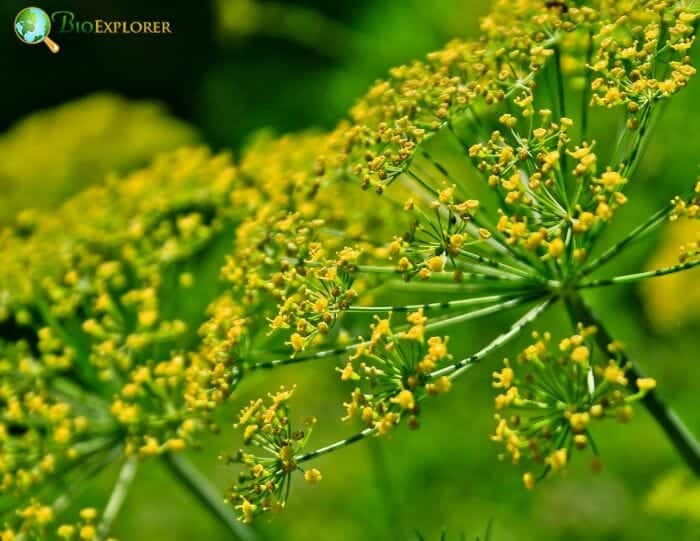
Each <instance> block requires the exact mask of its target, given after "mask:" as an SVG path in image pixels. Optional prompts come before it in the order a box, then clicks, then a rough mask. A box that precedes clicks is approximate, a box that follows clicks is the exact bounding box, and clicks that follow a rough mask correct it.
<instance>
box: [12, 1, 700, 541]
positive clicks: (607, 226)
mask: <svg viewBox="0 0 700 541" xmlns="http://www.w3.org/2000/svg"><path fill="white" fill-rule="evenodd" d="M698 10H699V8H698V5H697V4H695V3H693V2H688V1H685V0H653V1H652V0H625V1H613V0H587V1H579V2H541V1H535V0H500V1H497V2H496V3H495V5H494V8H493V11H492V13H491V14H490V15H489V16H487V17H486V18H485V19H484V20H483V22H482V25H481V37H480V38H479V39H477V40H474V41H461V40H456V41H453V42H450V43H449V44H447V45H446V46H445V47H444V48H443V49H442V50H440V51H435V52H432V53H430V54H428V55H427V56H426V58H425V59H424V60H421V61H415V62H413V63H411V64H409V65H406V66H400V67H397V68H394V69H392V70H391V71H390V72H389V75H388V77H387V78H386V79H384V80H381V81H377V82H376V84H375V85H374V86H373V87H372V88H371V89H370V90H369V91H368V93H367V94H366V95H365V96H364V97H362V98H361V99H360V100H359V101H358V102H357V103H356V105H355V106H354V107H353V108H352V110H351V111H350V113H349V115H348V118H347V119H345V120H343V121H342V122H340V123H339V125H338V126H337V128H336V129H335V130H333V131H332V132H331V133H327V134H324V133H305V134H298V135H288V136H284V137H281V138H279V139H273V138H270V137H265V136H263V137H260V138H258V139H257V140H256V141H255V142H254V143H253V144H252V145H251V146H250V147H249V148H248V149H247V150H246V151H245V153H244V154H243V155H242V156H241V158H240V159H239V160H238V161H237V162H236V163H235V164H233V163H232V162H231V161H230V159H229V158H228V157H227V156H214V157H212V156H211V155H210V154H209V153H208V152H206V151H205V150H202V149H184V150H181V151H178V152H175V153H173V154H170V155H164V156H161V157H160V158H158V159H157V160H156V161H155V162H154V164H153V165H152V166H151V167H149V168H147V169H144V170H142V171H139V172H136V173H133V174H132V175H130V176H129V177H127V178H126V179H123V180H121V181H119V182H116V181H113V182H109V183H108V184H107V185H105V186H103V187H98V188H92V189H90V190H87V191H85V192H83V193H82V194H81V195H79V196H77V197H75V198H73V199H71V200H70V201H68V202H67V203H66V204H65V205H64V206H63V207H62V208H61V209H60V210H59V211H58V212H57V213H54V214H52V215H47V214H40V215H28V216H24V217H23V219H22V220H20V221H19V223H18V224H17V226H16V227H15V228H14V229H12V230H7V231H5V232H2V234H0V249H1V252H0V253H2V254H3V261H6V262H7V264H5V265H3V266H0V277H1V278H2V280H1V281H0V283H2V284H3V287H2V289H0V315H2V319H3V321H4V322H5V323H4V324H3V326H2V334H1V336H2V343H1V344H2V346H1V347H2V349H1V351H2V357H1V361H0V378H2V379H1V380H0V403H1V404H2V406H3V407H4V410H6V411H7V412H8V413H7V414H5V418H3V419H2V421H1V423H0V428H1V430H0V441H2V443H3V445H2V448H1V449H2V453H1V454H0V473H2V475H3V481H2V485H1V488H2V500H0V501H1V502H3V503H4V501H5V500H6V499H8V498H11V499H12V503H11V505H10V507H3V508H2V510H3V511H4V513H3V515H2V520H3V521H4V522H2V524H6V526H5V528H6V531H7V532H9V533H7V534H6V537H7V538H8V539H14V538H13V537H10V536H24V537H27V536H29V538H31V536H32V535H34V536H35V537H36V536H39V537H40V538H42V539H45V538H50V537H49V536H56V535H58V536H61V535H63V537H66V536H67V538H68V539H70V538H71V536H75V535H81V536H82V533H81V532H82V530H83V529H84V528H87V530H86V531H87V532H88V534H91V533H94V536H93V537H95V538H101V536H104V535H106V533H105V532H108V530H109V526H110V524H111V522H112V521H113V520H114V513H113V512H112V511H113V510H114V509H118V505H117V504H115V505H111V503H112V502H115V501H116V502H117V503H118V501H119V500H120V499H121V498H123V492H124V490H125V487H126V486H127V485H128V482H129V479H130V478H131V477H133V468H134V467H135V464H136V463H138V462H139V461H140V460H145V459H147V458H149V457H154V456H161V457H163V458H164V459H166V460H169V461H170V463H171V464H175V465H176V466H175V467H176V470H177V471H178V475H179V476H180V477H181V478H183V479H186V480H187V482H189V485H190V486H191V487H195V488H196V487H197V486H198V483H196V482H193V481H192V476H191V475H190V473H188V471H189V470H188V469H187V468H183V467H177V465H178V464H180V466H181V462H179V461H178V460H179V459H178V458H177V455H176V454H174V453H177V452H178V451H181V450H183V449H185V448H191V447H195V446H196V445H197V444H198V440H197V433H199V432H200V431H202V430H205V429H212V430H216V428H217V427H216V426H215V425H214V423H213V421H212V412H213V411H214V410H215V409H216V408H217V407H218V406H219V405H221V404H223V403H224V402H225V401H227V400H228V399H229V398H231V397H235V390H236V389H237V387H238V386H239V385H244V384H245V383H246V381H247V379H248V375H249V374H251V373H253V372H257V371H266V370H272V369H275V370H276V369H280V370H283V369H285V367H291V366H294V365H296V364H298V363H314V364H316V365H317V366H318V367H319V369H326V370H327V372H328V373H329V376H330V377H338V378H339V379H340V380H341V382H344V383H345V384H346V385H347V388H348V396H349V398H348V399H347V401H345V402H344V403H343V404H338V416H339V417H342V418H344V419H345V421H346V422H348V423H354V424H355V425H356V426H357V427H358V428H357V431H356V432H354V433H351V434H350V435H349V436H348V437H347V438H345V439H342V440H340V441H336V442H333V443H330V444H327V445H325V446H323V447H319V448H316V449H312V450H308V449H307V448H308V446H309V435H310V431H311V427H312V425H313V424H314V421H313V420H307V421H305V422H303V423H300V424H292V421H291V419H292V418H293V416H292V415H291V413H290V406H289V401H290V399H291V398H292V395H293V390H294V389H295V388H294V387H293V386H292V385H291V384H290V385H287V387H286V388H283V389H280V390H279V391H277V392H275V393H270V394H268V398H269V400H263V399H260V400H254V401H253V402H252V403H251V404H249V405H248V406H246V407H245V408H244V409H243V410H242V411H241V414H240V416H239V418H238V422H237V423H236V426H237V428H239V429H240V431H241V432H242V444H243V448H242V449H241V450H240V451H237V452H236V451H234V452H226V453H224V454H223V455H222V456H223V458H224V460H225V461H226V462H228V463H238V464H240V465H241V468H242V471H241V474H240V476H239V478H238V480H237V482H235V483H234V484H233V485H232V487H231V488H230V490H229V491H228V492H227V494H226V499H227V501H228V502H229V504H230V507H233V509H234V510H235V511H236V512H237V513H238V515H239V517H240V518H241V519H242V520H243V521H244V522H250V521H251V520H253V518H254V517H256V516H257V515H260V514H262V513H265V512H268V511H276V510H279V509H281V508H283V507H284V505H285V502H286V500H287V497H288V495H289V493H290V491H291V485H292V479H293V477H295V476H297V474H298V476H303V477H304V478H305V480H306V481H307V482H309V483H317V482H319V481H321V479H322V474H321V472H320V471H318V470H317V469H316V468H313V467H311V466H308V465H307V463H312V462H313V460H314V459H316V458H317V457H319V456H322V455H326V454H328V453H332V452H336V451H339V450H341V449H342V448H344V447H346V446H347V445H350V444H354V443H356V442H359V441H362V440H364V439H367V438H369V437H375V436H385V435H388V434H391V433H392V431H393V430H396V429H398V428H399V427H400V426H402V425H404V424H405V425H407V426H408V427H409V428H414V429H415V428H418V427H419V424H420V422H419V421H420V415H421V414H422V411H423V410H425V409H426V408H430V403H431V399H432V397H433V396H435V395H438V394H441V393H445V392H449V391H450V390H451V389H454V387H455V386H456V385H457V383H458V379H459V378H460V377H463V376H464V375H465V374H468V373H471V372H472V371H473V370H475V369H476V368H477V367H478V366H479V365H480V364H483V363H484V362H487V361H492V360H493V357H494V355H495V354H497V353H499V352H500V350H501V349H502V348H504V347H505V346H506V345H507V344H509V343H510V342H511V341H513V340H514V339H516V338H517V337H519V336H520V335H521V334H523V333H524V331H525V329H526V328H527V327H528V326H529V325H530V324H531V323H533V322H534V321H535V320H537V319H538V318H539V317H540V316H541V315H542V314H543V313H545V312H546V311H548V310H549V309H550V308H553V307H554V306H555V305H558V304H561V305H563V306H564V308H565V309H566V310H567V312H568V314H569V315H570V319H571V334H570V335H569V336H568V337H566V338H564V339H563V340H561V341H560V342H558V344H557V346H553V345H552V343H551V335H550V333H548V332H542V333H540V334H535V335H533V336H534V340H535V343H534V344H532V345H531V346H530V347H528V348H527V349H526V350H524V351H523V353H522V354H521V355H519V356H518V357H517V358H516V361H515V362H510V361H508V362H507V363H506V364H505V365H504V366H503V368H501V369H500V370H498V371H495V372H494V376H493V377H494V385H495V387H496V388H497V389H499V394H498V395H497V397H496V399H495V402H494V407H495V410H496V411H495V414H496V419H497V423H496V424H497V427H496V431H495V433H494V434H493V436H492V439H494V440H495V442H494V446H499V447H501V448H502V449H503V456H504V457H510V458H511V461H513V462H515V463H523V464H526V467H527V468H528V469H527V471H526V472H525V474H524V476H523V481H524V484H525V486H526V487H527V488H532V487H534V485H535V484H536V483H537V482H538V481H540V480H543V479H544V478H545V477H547V476H548V475H549V474H550V473H554V472H557V471H560V470H562V469H564V467H565V466H566V464H567V463H568V462H569V460H570V458H572V457H573V455H574V454H575V453H574V451H579V450H583V449H590V450H591V451H592V452H593V453H594V454H597V447H596V444H595V440H594V439H593V435H592V432H593V428H592V427H593V425H594V424H595V423H596V422H598V421H599V420H602V419H607V418H613V417H614V418H616V419H619V420H622V421H627V420H629V419H630V417H631V407H632V404H633V403H637V402H638V403H639V404H641V405H642V406H643V407H645V408H646V409H647V410H648V411H649V412H650V413H651V414H652V416H653V417H654V418H655V420H656V421H657V422H658V423H659V425H660V426H661V428H662V429H663V430H664V431H665V432H666V434H667V435H668V437H669V439H670V440H671V441H672V443H673V444H674V445H675V446H676V448H677V449H678V451H679V453H680V454H681V456H682V457H683V458H684V460H685V461H686V463H687V464H688V466H689V467H690V468H692V469H693V470H694V471H696V472H698V471H700V454H698V452H697V449H698V445H697V443H696V442H695V441H694V440H693V439H692V436H691V435H690V433H689V432H688V431H687V429H685V427H684V426H683V425H682V423H681V421H680V420H679V419H678V417H677V416H675V414H673V413H672V412H671V411H670V410H669V408H668V407H667V406H666V405H665V404H664V403H663V402H662V401H661V399H660V398H659V396H658V394H657V391H656V390H655V386H656V384H655V381H654V380H653V379H652V378H648V377H646V376H644V375H643V374H642V372H641V370H640V369H639V367H638V366H637V364H636V363H635V362H634V361H633V360H632V359H630V358H629V356H628V355H627V353H626V352H625V350H624V349H623V348H622V347H620V345H619V342H618V341H617V340H615V339H614V338H613V336H612V335H611V332H610V331H609V330H608V327H607V325H606V324H605V323H604V322H603V321H602V320H601V319H600V318H599V317H598V316H597V315H596V314H595V313H594V312H593V310H592V309H591V308H590V307H589V305H588V304H587V302H586V300H585V298H584V297H585V295H586V291H587V290H589V289H598V288H606V287H613V286H616V285H625V284H635V283H637V282H641V281H643V280H645V279H653V278H656V277H659V276H665V275H671V274H676V273H681V272H683V271H687V270H689V269H691V268H693V267H695V266H698V265H700V253H698V249H697V243H694V242H690V243H688V244H686V245H685V247H684V248H683V249H682V250H681V251H680V258H679V259H678V260H677V261H674V262H673V263H672V264H671V265H668V266H662V267H660V268H655V269H653V270H640V269H630V271H629V273H627V274H622V275H614V276H611V275H609V274H605V273H604V272H601V270H602V269H603V268H604V266H605V265H606V264H607V263H608V262H610V261H612V260H614V259H616V258H617V256H618V255H619V254H621V253H622V252H624V251H625V250H626V249H627V248H628V247H629V246H630V245H632V244H633V243H634V242H635V241H638V240H640V239H642V238H643V237H645V236H646V235H648V234H650V233H652V232H653V231H654V230H655V229H657V228H659V227H660V226H661V225H663V224H664V223H666V222H668V221H670V220H671V221H672V220H676V221H679V220H683V221H688V222H689V223H693V224H695V225H696V226H697V221H694V220H696V219H697V218H698V216H699V215H700V213H699V212H698V208H700V207H699V206H698V205H699V204H700V195H699V191H698V190H700V185H698V184H696V183H694V182H693V181H689V183H688V184H689V188H688V193H685V194H674V193H663V187H660V188H659V190H658V192H659V207H660V208H659V210H658V212H656V213H654V214H653V215H652V216H650V217H648V218H647V219H645V220H644V221H643V222H642V223H640V224H639V225H638V226H637V227H635V228H634V229H633V230H632V231H631V232H629V233H625V234H622V235H619V234H618V235H617V240H611V237H612V238H613V239H615V237H616V235H615V233H616V232H615V231H614V230H613V227H612V226H613V225H614V224H615V218H616V216H617V214H618V213H619V212H621V209H623V208H624V207H625V206H627V205H630V204H631V202H632V201H633V200H634V197H635V194H634V188H635V176H636V174H637V172H638V169H639V166H640V163H641V158H642V156H643V150H644V147H645V144H646V143H647V141H648V140H649V137H650V136H651V135H650V134H652V133H653V129H652V128H653V124H654V120H655V119H656V117H657V116H658V115H659V112H660V111H661V109H662V107H663V104H664V103H665V102H667V101H668V100H669V99H671V98H672V97H673V96H674V95H675V94H676V93H678V92H681V91H682V90H683V89H684V87H685V86H686V85H687V83H688V81H689V80H690V78H691V77H693V75H694V74H695V68H693V66H692V65H691V62H690V57H689V54H688V53H689V49H690V47H691V46H692V44H693V42H694V39H695V32H696V26H697V18H698ZM596 110H605V111H606V114H605V119H606V120H605V121H604V122H601V126H598V125H597V124H594V123H593V122H592V121H591V118H590V117H591V113H592V112H594V111H596ZM605 122H609V124H606V123H605ZM611 126H614V129H615V134H614V136H615V137H614V141H616V142H615V143H613V144H610V145H602V144H601V145H599V144H597V142H596V141H597V139H596V138H605V137H609V136H610V134H609V133H608V131H610V129H612V128H611ZM27 268H28V269H31V272H30V273H27V272H25V269H27ZM511 311H513V312H515V315H513V317H512V323H511V324H510V325H508V326H506V327H505V328H503V329H495V330H496V331H497V332H498V334H496V335H495V336H494V335H493V334H492V333H491V330H490V329H493V325H491V326H490V327H489V326H488V325H483V326H482V327H481V328H483V329H484V332H483V333H480V335H479V336H478V337H477V338H473V339H472V340H473V341H474V342H473V343H472V342H470V343H464V342H465V340H464V338H463V336H464V333H463V331H464V329H465V326H466V325H469V324H470V322H473V321H477V320H479V321H481V320H486V318H488V317H489V316H492V315H495V314H501V315H504V314H508V313H510V312H511ZM482 335H483V336H482ZM464 350H468V353H462V351H464ZM487 437H488V435H486V434H484V440H485V441H486V439H487ZM113 460H121V461H122V462H123V463H124V465H123V468H122V472H121V474H120V479H119V480H118V482H117V485H116V486H115V490H114V492H113V494H112V496H111V497H110V502H108V505H107V506H106V510H107V511H105V513H104V516H103V517H90V516H87V517H83V516H81V520H82V522H79V523H78V525H77V526H71V525H70V524H67V525H60V524H57V523H56V521H55V519H54V515H56V514H58V512H59V510H60V509H61V508H62V507H63V498H64V496H65V495H61V496H59V497H58V499H56V500H54V501H53V503H52V502H51V500H48V501H47V500H46V499H45V497H46V495H48V494H50V493H51V491H52V490H54V489H55V484H56V483H57V482H59V480H60V479H67V478H68V477H69V476H71V475H74V474H75V475H79V474H85V473H86V472H88V473H89V472H91V471H93V469H94V471H98V470H99V469H100V468H101V467H102V466H103V465H104V463H105V462H110V461H113ZM74 485H75V486H78V483H74ZM203 494H204V492H200V495H203ZM202 499H207V498H206V496H202ZM209 501H210V505H211V507H212V509H214V510H215V512H216V513H218V514H219V517H220V518H221V517H222V516H223V515H224V511H221V509H220V508H219V507H218V506H217V504H216V503H213V502H211V500H209ZM16 509H27V510H29V511H27V512H26V513H23V512H19V513H17V512H14V513H13V512H12V510H16ZM229 510H230V509H227V511H229ZM108 511H109V512H108ZM0 512H2V511H0ZM88 515H90V513H88ZM223 521H224V522H225V523H226V524H228V525H229V526H230V527H231V529H232V530H234V531H236V532H237V533H238V534H239V536H241V537H242V536H243V535H244V534H242V533H241V532H245V531H247V530H239V529H237V528H238V527H239V526H237V525H235V524H231V523H230V522H228V521H227V520H226V519H225V518H224V519H223ZM93 524H97V526H96V527H95V532H92V530H90V528H91V527H92V525H93ZM236 524H237V523H236ZM64 526H65V527H64ZM37 532H38V533H37ZM86 535H87V534H86ZM81 538H83V539H91V537H90V536H89V535H88V536H87V537H81ZM3 541H4V540H3Z"/></svg>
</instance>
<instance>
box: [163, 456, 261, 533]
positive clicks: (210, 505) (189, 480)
mask: <svg viewBox="0 0 700 541" xmlns="http://www.w3.org/2000/svg"><path fill="white" fill-rule="evenodd" d="M163 463H164V464H165V465H166V466H167V467H168V469H169V470H170V473H172V474H173V476H174V477H175V478H176V479H177V480H178V481H180V482H181V483H182V484H183V485H184V486H185V487H187V489H188V492H190V494H192V495H194V496H195V497H196V498H197V499H198V500H199V502H200V503H201V504H202V505H203V506H204V507H205V508H206V509H207V511H209V513H211V514H212V515H213V516H214V517H215V518H216V519H217V520H218V521H219V522H220V523H221V524H222V525H224V526H225V527H226V528H227V529H228V530H229V531H230V532H231V534H232V536H231V538H230V539H231V540H232V541H233V540H238V541H256V540H257V539H259V537H258V535H257V534H256V533H254V532H253V531H252V530H251V529H250V528H248V527H247V526H244V525H243V524H241V523H240V522H238V520H236V517H235V516H234V514H233V510H232V509H231V508H230V507H229V506H228V505H226V504H225V503H224V500H223V497H222V496H221V495H220V494H219V493H218V491H217V490H216V488H214V487H213V486H212V485H211V483H210V482H209V480H208V479H206V478H205V477H204V476H203V475H202V474H201V473H200V472H199V471H197V469H196V468H195V467H194V466H192V464H190V463H189V462H188V461H187V460H186V459H184V458H183V457H182V456H180V455H176V454H173V453H167V454H165V455H163Z"/></svg>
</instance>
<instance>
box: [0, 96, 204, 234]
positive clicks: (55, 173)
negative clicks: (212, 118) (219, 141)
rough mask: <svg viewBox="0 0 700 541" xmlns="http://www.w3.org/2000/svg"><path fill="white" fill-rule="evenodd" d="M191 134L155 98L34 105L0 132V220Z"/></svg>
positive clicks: (189, 139) (188, 139) (55, 200)
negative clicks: (46, 107) (47, 107)
mask: <svg viewBox="0 0 700 541" xmlns="http://www.w3.org/2000/svg"><path fill="white" fill-rule="evenodd" d="M198 139H199V136H198V135H197V133H196V132H195V131H194V129H193V128H191V127H190V126H188V125H187V124H186V123H184V122H182V121H180V120H178V119H175V118H173V117H172V116H170V115H169V114H168V113H167V112H166V111H164V110H163V108H162V107H161V106H160V105H158V104H157V103H152V102H140V101H139V102H131V101H128V100H126V99H124V98H121V97H119V96H115V95H112V94H94V95H91V96H88V97H85V98H82V99H79V100H76V101H72V102H69V103H67V104H64V105H61V106H60V107H57V108H55V109H51V110H47V111H40V112H38V113H34V114H32V115H30V116H28V117H26V118H25V119H23V120H21V121H19V122H18V123H17V124H15V125H14V126H13V127H11V128H10V130H9V131H7V132H6V133H4V134H3V135H1V136H0V194H2V195H1V196H0V222H7V221H8V220H10V219H11V218H12V216H13V215H14V214H16V213H17V212H18V211H20V210H22V209H24V208H27V207H32V208H51V207H55V206H57V204H59V203H60V202H61V201H63V200H64V199H65V198H66V197H67V196H69V195H71V194H74V193H77V192H78V191H79V190H81V189H82V188H84V187H85V186H87V185H89V184H92V183H95V182H99V181H101V180H102V178H103V177H104V176H105V175H106V174H107V173H112V172H115V173H124V172H127V171H129V170H131V169H134V168H136V167H141V166H143V165H145V164H146V163H148V162H149V161H150V160H151V158H152V157H153V155H154V154H157V153H158V152H163V151H166V150H173V149H175V148H177V147H180V146H183V145H187V144H191V143H194V142H196V141H197V140H198Z"/></svg>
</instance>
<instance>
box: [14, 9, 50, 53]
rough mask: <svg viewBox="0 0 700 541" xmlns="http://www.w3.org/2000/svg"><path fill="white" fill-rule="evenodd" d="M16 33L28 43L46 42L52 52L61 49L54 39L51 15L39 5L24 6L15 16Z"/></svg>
mask: <svg viewBox="0 0 700 541" xmlns="http://www.w3.org/2000/svg"><path fill="white" fill-rule="evenodd" d="M15 33H16V34H17V37H18V38H19V39H20V40H21V41H23V42H24V43H26V44H27V45H36V44H38V43H44V44H45V45H46V46H47V47H48V48H49V50H50V51H51V52H52V53H57V52H58V51H60V50H61V48H60V47H59V46H58V44H57V43H56V42H55V41H53V40H52V39H51V38H50V37H49V34H50V33H51V17H49V14H48V13H46V12H45V11H44V10H43V9H41V8H37V7H27V8H24V9H23V10H22V11H20V12H19V13H18V14H17V17H15Z"/></svg>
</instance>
